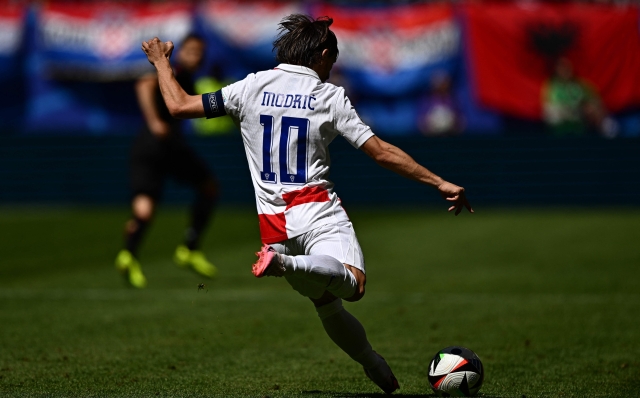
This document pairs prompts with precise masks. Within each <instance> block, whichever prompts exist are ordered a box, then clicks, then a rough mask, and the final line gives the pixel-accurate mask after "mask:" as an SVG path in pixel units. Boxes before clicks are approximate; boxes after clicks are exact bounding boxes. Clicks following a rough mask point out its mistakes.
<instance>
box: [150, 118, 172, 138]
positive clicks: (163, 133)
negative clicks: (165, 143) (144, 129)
mask: <svg viewBox="0 0 640 398" xmlns="http://www.w3.org/2000/svg"><path fill="white" fill-rule="evenodd" d="M149 130H151V133H152V134H153V135H154V136H156V138H160V139H163V138H165V137H167V136H168V135H169V132H170V130H171V129H170V128H169V125H168V124H167V123H166V122H164V121H162V120H156V121H154V122H150V123H149Z"/></svg>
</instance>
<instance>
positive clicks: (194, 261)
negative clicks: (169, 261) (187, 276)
mask: <svg viewBox="0 0 640 398" xmlns="http://www.w3.org/2000/svg"><path fill="white" fill-rule="evenodd" d="M173 261H175V263H176V264H178V266H180V267H182V268H191V269H192V270H194V271H196V272H197V273H199V274H200V275H202V276H206V277H207V278H212V279H213V278H214V277H215V276H216V274H217V273H218V269H217V268H216V267H215V265H213V264H211V263H210V262H209V260H207V258H206V257H205V256H204V253H202V252H201V251H199V250H189V248H188V247H187V246H185V245H180V246H178V247H177V248H176V252H175V254H174V255H173Z"/></svg>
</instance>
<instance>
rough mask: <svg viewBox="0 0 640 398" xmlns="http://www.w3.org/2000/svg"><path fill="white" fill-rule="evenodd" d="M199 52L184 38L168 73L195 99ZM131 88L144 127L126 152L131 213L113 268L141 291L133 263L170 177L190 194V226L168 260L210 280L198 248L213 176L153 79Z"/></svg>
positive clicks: (200, 46)
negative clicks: (192, 145)
mask: <svg viewBox="0 0 640 398" xmlns="http://www.w3.org/2000/svg"><path fill="white" fill-rule="evenodd" d="M204 47H205V43H204V41H203V40H202V39H201V38H200V37H198V36H195V35H189V36H187V37H186V38H185V39H184V41H183V42H182V45H181V46H180V48H179V49H178V51H177V53H176V57H175V59H176V65H175V71H173V69H172V70H171V73H172V74H175V81H176V82H177V84H179V85H180V87H181V88H182V89H183V90H184V91H185V92H187V93H190V94H195V90H194V78H193V74H194V72H195V71H196V70H197V69H198V68H199V66H200V64H201V63H202V60H203V56H204ZM135 89H136V95H137V97H138V103H139V104H140V109H141V110H142V114H143V116H144V120H145V122H146V125H145V128H144V129H143V131H142V132H141V133H140V135H139V136H138V137H137V138H136V140H135V142H134V144H133V148H132V152H131V188H132V191H133V192H132V193H133V200H132V202H131V209H132V212H133V214H132V217H131V219H130V220H129V221H127V223H126V225H125V241H124V248H123V249H122V250H121V251H120V253H118V256H117V257H116V262H115V263H116V268H117V269H118V270H119V271H120V272H122V273H123V274H124V275H125V277H126V278H127V280H128V282H129V283H130V284H131V285H132V286H134V287H137V288H144V287H145V286H146V284H147V280H146V278H145V276H144V274H143V273H142V269H141V266H140V263H139V262H138V259H137V254H138V249H139V247H140V243H141V241H142V239H143V237H144V235H145V233H146V231H147V228H148V226H149V224H150V223H151V221H152V219H153V216H154V213H155V209H156V205H157V203H158V200H159V199H160V196H161V193H162V188H163V185H164V182H165V180H166V179H167V178H168V177H172V178H174V179H175V180H176V181H178V182H180V183H184V184H187V185H189V186H191V187H192V188H193V190H194V191H195V200H194V202H193V204H192V206H191V220H190V225H189V227H188V228H187V230H186V232H185V236H184V243H183V244H181V245H179V246H178V247H177V249H176V251H175V254H174V261H175V262H176V264H178V265H179V266H181V267H184V268H191V269H193V270H194V271H196V272H197V273H199V274H201V275H203V276H206V277H209V278H212V277H214V276H215V275H216V272H217V270H216V267H215V266H214V265H213V264H211V263H210V262H209V261H208V260H207V259H206V257H205V256H204V254H203V253H202V252H201V251H199V250H198V248H199V245H200V242H201V239H202V234H203V232H204V229H205V227H206V226H207V224H208V223H209V219H210V218H211V214H212V211H213V208H214V205H215V203H216V200H217V197H218V187H217V184H216V180H215V178H214V175H213V173H212V172H211V171H210V170H209V168H208V167H207V165H206V163H205V162H204V160H203V159H201V158H200V157H199V156H198V155H197V154H196V153H195V151H194V150H193V149H192V148H190V147H189V146H188V145H187V143H186V141H185V139H184V136H183V135H182V132H181V129H180V124H181V121H180V120H177V119H174V118H173V117H172V116H171V114H170V112H169V110H168V109H167V106H166V105H165V102H164V100H163V98H162V93H161V87H160V86H159V84H158V76H157V75H156V74H155V73H153V74H149V75H145V76H143V77H141V78H140V79H139V80H138V82H137V83H136V87H135Z"/></svg>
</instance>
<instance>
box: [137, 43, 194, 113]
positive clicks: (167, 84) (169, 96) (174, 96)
mask: <svg viewBox="0 0 640 398" xmlns="http://www.w3.org/2000/svg"><path fill="white" fill-rule="evenodd" d="M142 51H144V53H145V54H147V59H148V60H149V62H151V64H152V65H153V66H155V68H156V70H157V72H158V84H159V85H160V92H162V97H163V98H164V102H165V103H166V104H167V108H168V109H169V113H171V116H173V117H175V118H178V119H195V118H199V117H204V116H205V110H204V105H203V103H202V98H203V97H202V96H201V95H189V94H187V93H186V92H185V91H184V89H183V88H182V87H181V86H180V84H179V83H178V81H177V80H176V78H175V76H174V75H173V69H172V68H171V64H170V63H169V57H170V56H171V52H172V51H173V43H172V42H170V41H168V42H166V43H163V42H161V41H160V39H158V38H157V37H155V38H153V39H151V40H149V41H145V42H143V43H142Z"/></svg>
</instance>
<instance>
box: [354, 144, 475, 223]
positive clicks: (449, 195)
mask: <svg viewBox="0 0 640 398" xmlns="http://www.w3.org/2000/svg"><path fill="white" fill-rule="evenodd" d="M360 149H362V151H363V152H364V153H366V154H367V155H369V156H370V157H371V158H372V159H373V160H375V161H376V163H378V164H379V165H380V166H382V167H384V168H387V169H389V170H391V171H393V172H395V173H397V174H400V175H401V176H403V177H407V178H410V179H412V180H414V181H418V182H421V183H423V184H426V185H429V186H432V187H434V188H436V189H437V190H438V192H440V195H441V196H442V197H443V198H444V199H446V200H448V201H450V202H453V203H452V205H451V206H450V207H449V211H453V210H455V214H456V216H457V215H458V214H460V212H461V211H462V208H463V207H466V208H467V210H469V212H471V213H473V209H472V208H471V205H470V204H469V201H468V200H467V198H466V196H465V193H464V188H462V187H459V186H457V185H455V184H452V183H450V182H448V181H445V180H443V179H442V178H441V177H439V176H437V175H436V174H434V173H433V172H431V171H430V170H428V169H427V168H426V167H423V166H421V165H420V164H418V163H417V162H416V161H415V160H413V158H412V157H411V156H409V155H408V154H407V153H406V152H404V151H403V150H402V149H400V148H398V147H396V146H394V145H391V144H389V143H388V142H385V141H383V140H381V139H380V138H378V137H377V136H375V135H373V136H371V138H369V139H368V140H367V141H365V143H364V144H362V146H361V147H360Z"/></svg>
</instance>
